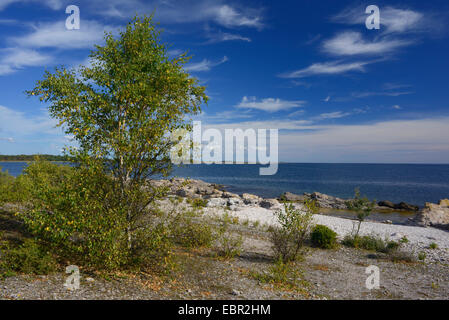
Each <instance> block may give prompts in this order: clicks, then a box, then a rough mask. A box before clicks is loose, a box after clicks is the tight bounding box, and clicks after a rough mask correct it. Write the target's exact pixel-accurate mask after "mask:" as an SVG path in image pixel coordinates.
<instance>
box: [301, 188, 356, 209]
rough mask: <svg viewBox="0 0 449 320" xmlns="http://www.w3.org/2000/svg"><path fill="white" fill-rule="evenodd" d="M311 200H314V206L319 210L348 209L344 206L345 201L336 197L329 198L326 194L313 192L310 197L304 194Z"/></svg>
mask: <svg viewBox="0 0 449 320" xmlns="http://www.w3.org/2000/svg"><path fill="white" fill-rule="evenodd" d="M305 196H308V197H309V198H310V199H311V200H315V201H316V204H317V206H318V207H320V208H329V209H343V210H344V209H348V206H347V205H346V201H345V200H344V199H340V198H337V197H333V196H329V195H327V194H323V193H319V192H314V193H312V194H310V195H308V194H305Z"/></svg>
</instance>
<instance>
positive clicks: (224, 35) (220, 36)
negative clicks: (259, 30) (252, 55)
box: [207, 31, 251, 43]
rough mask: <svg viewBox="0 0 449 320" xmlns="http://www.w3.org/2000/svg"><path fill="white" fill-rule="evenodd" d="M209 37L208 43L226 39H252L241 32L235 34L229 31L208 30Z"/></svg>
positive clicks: (247, 40) (249, 40) (248, 40)
mask: <svg viewBox="0 0 449 320" xmlns="http://www.w3.org/2000/svg"><path fill="white" fill-rule="evenodd" d="M207 38H208V39H209V40H208V41H207V43H217V42H225V41H246V42H251V39H250V38H248V37H244V36H242V35H240V34H234V33H229V32H223V31H218V32H215V33H214V32H211V31H208V32H207Z"/></svg>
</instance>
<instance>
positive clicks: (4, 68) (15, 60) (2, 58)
mask: <svg viewBox="0 0 449 320" xmlns="http://www.w3.org/2000/svg"><path fill="white" fill-rule="evenodd" d="M51 60H52V57H51V56H49V55H46V54H42V53H39V52H37V51H36V50H31V49H23V48H7V49H2V50H0V75H7V74H11V73H14V72H16V71H18V70H20V69H22V68H25V67H34V66H41V65H45V64H47V63H50V62H51Z"/></svg>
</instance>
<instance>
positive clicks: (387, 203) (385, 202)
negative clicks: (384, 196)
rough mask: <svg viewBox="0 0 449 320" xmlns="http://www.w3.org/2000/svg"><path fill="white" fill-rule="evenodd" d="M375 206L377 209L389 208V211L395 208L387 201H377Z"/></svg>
mask: <svg viewBox="0 0 449 320" xmlns="http://www.w3.org/2000/svg"><path fill="white" fill-rule="evenodd" d="M377 205H378V206H379V207H387V208H391V209H394V208H395V206H396V205H395V204H394V203H393V202H391V201H388V200H384V201H379V202H378V203H377Z"/></svg>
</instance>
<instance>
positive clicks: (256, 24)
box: [89, 0, 264, 29]
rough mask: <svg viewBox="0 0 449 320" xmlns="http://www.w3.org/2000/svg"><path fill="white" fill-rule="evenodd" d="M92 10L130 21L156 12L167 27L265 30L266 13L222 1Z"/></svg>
mask: <svg viewBox="0 0 449 320" xmlns="http://www.w3.org/2000/svg"><path fill="white" fill-rule="evenodd" d="M89 6H90V7H91V8H92V9H93V10H96V11H95V12H98V13H99V14H102V15H106V16H109V17H115V18H122V19H125V18H126V19H128V18H130V17H132V16H133V15H135V13H136V12H152V11H154V10H155V9H156V11H155V14H156V19H157V20H159V21H161V22H163V23H171V24H175V23H193V22H208V23H209V22H213V23H216V24H218V25H221V26H223V27H226V28H239V27H247V28H256V29H261V28H263V27H264V22H263V15H262V10H260V9H256V8H251V7H248V6H245V5H238V6H236V5H231V4H228V3H224V1H222V0H155V1H152V2H147V1H143V0H142V1H140V0H132V1H122V0H109V1H107V2H105V1H99V0H94V1H91V2H90V3H89Z"/></svg>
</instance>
